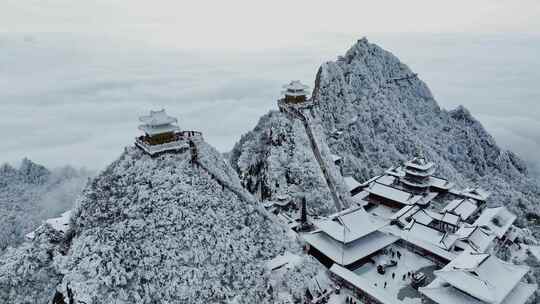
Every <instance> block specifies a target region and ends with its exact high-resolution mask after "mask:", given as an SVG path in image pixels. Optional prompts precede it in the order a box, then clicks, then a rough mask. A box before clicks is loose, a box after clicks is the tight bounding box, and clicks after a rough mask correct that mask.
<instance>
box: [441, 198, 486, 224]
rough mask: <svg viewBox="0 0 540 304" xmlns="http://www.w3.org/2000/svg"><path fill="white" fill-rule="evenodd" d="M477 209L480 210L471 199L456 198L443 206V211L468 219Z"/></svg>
mask: <svg viewBox="0 0 540 304" xmlns="http://www.w3.org/2000/svg"><path fill="white" fill-rule="evenodd" d="M476 210H478V206H477V204H476V202H474V201H473V200H471V199H456V200H453V201H451V202H450V203H448V205H446V206H445V207H444V208H443V211H449V212H452V213H454V214H457V215H459V216H460V217H461V219H462V220H467V219H468V218H469V217H470V216H471V215H473V214H474V213H475V212H476Z"/></svg>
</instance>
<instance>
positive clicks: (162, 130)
mask: <svg viewBox="0 0 540 304" xmlns="http://www.w3.org/2000/svg"><path fill="white" fill-rule="evenodd" d="M139 121H140V122H141V123H142V124H141V125H139V130H141V131H143V132H144V135H142V136H139V137H137V138H136V140H135V145H136V146H137V147H139V148H140V149H141V150H143V151H144V152H146V153H147V154H150V155H151V156H154V155H156V154H160V153H163V152H168V151H173V152H174V151H181V150H184V149H187V148H188V147H189V141H190V140H197V139H202V133H201V132H197V131H180V128H179V127H178V125H177V123H178V119H177V118H175V117H172V116H169V115H167V112H166V111H165V109H161V110H159V111H150V114H149V115H143V116H141V117H139Z"/></svg>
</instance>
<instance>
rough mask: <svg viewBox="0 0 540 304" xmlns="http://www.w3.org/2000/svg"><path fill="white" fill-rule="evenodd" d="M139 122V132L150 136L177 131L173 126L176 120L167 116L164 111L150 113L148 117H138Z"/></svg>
mask: <svg viewBox="0 0 540 304" xmlns="http://www.w3.org/2000/svg"><path fill="white" fill-rule="evenodd" d="M139 121H141V122H142V123H143V124H142V125H140V126H139V130H141V131H143V132H145V133H146V134H148V135H150V136H152V135H156V134H163V133H167V132H175V131H178V130H179V128H178V126H176V125H175V124H176V123H177V122H178V120H177V119H176V118H174V117H171V116H169V115H167V113H166V112H165V109H162V110H159V111H150V115H145V116H141V117H139Z"/></svg>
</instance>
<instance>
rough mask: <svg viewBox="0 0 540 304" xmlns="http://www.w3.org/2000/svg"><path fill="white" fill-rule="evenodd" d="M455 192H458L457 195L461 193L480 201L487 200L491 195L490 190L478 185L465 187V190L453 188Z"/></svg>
mask: <svg viewBox="0 0 540 304" xmlns="http://www.w3.org/2000/svg"><path fill="white" fill-rule="evenodd" d="M451 192H452V193H453V194H456V195H461V196H465V197H469V198H472V199H475V200H479V201H486V200H487V199H488V198H489V196H490V195H491V194H490V193H489V192H488V191H486V190H484V189H482V188H480V187H476V188H467V189H464V190H461V191H459V190H457V189H455V190H453V191H451Z"/></svg>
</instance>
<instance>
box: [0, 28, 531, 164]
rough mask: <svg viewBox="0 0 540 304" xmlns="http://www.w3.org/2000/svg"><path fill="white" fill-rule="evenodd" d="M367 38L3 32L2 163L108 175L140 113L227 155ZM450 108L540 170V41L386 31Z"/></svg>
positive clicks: (387, 42)
mask: <svg viewBox="0 0 540 304" xmlns="http://www.w3.org/2000/svg"><path fill="white" fill-rule="evenodd" d="M359 36H361V35H330V34H318V35H312V36H308V37H306V38H305V40H304V43H303V44H302V45H298V46H297V47H295V48H292V47H291V48H287V49H261V50H244V51H239V50H229V51H223V50H189V49H182V48H166V47H163V46H155V45H153V46H148V45H145V44H141V43H136V42H133V41H122V40H118V39H111V38H110V37H107V36H105V37H103V36H101V37H100V36H99V35H86V34H84V35H83V34H80V33H79V34H66V33H63V34H58V33H57V34H50V33H49V34H44V33H41V34H24V35H23V34H9V35H7V34H4V35H0V48H1V49H2V54H1V55H0V113H3V118H2V119H1V120H0V128H1V129H2V130H7V132H6V133H5V134H4V137H3V142H2V145H1V146H0V162H2V161H9V162H15V161H17V160H18V159H20V158H22V157H24V156H27V157H30V158H31V159H33V160H35V161H38V162H42V163H45V164H47V165H49V166H61V165H64V164H72V165H75V166H87V167H89V168H92V169H99V168H102V167H103V166H104V165H106V164H107V163H109V162H110V161H112V160H113V159H115V158H116V157H117V156H118V154H119V153H120V151H121V150H122V148H123V147H124V146H126V145H130V144H132V141H133V138H134V137H135V136H136V135H137V133H138V132H137V129H136V127H137V117H138V116H139V115H141V114H143V113H145V112H146V111H148V110H149V109H151V108H154V109H158V108H161V107H165V108H167V110H168V112H170V113H171V114H173V115H176V116H179V118H180V124H181V126H182V127H184V128H189V129H197V130H202V131H203V132H204V134H205V137H206V138H207V140H208V141H209V142H210V143H211V144H213V145H215V146H217V147H218V148H219V149H220V150H222V151H227V150H228V149H230V148H231V147H232V145H233V144H234V142H235V141H236V140H238V139H239V137H240V135H241V134H242V133H244V132H246V131H247V130H249V129H251V128H252V127H253V126H254V125H255V123H256V121H257V120H258V118H259V117H260V116H261V115H262V114H264V113H266V112H267V111H268V110H269V109H272V108H275V99H276V98H277V97H278V96H279V92H280V87H281V85H282V84H283V83H284V82H287V81H289V80H290V79H301V80H302V81H304V82H307V83H309V84H311V85H312V84H313V79H314V77H315V72H316V70H317V68H318V66H319V65H320V64H321V63H322V62H323V61H327V60H333V59H334V58H335V57H336V56H337V55H339V54H342V53H344V52H345V51H346V49H347V48H348V47H349V46H350V45H351V44H352V43H353V42H354V38H358V37H359ZM369 38H370V40H371V41H373V42H376V43H378V44H380V45H381V46H382V47H384V48H387V49H389V50H390V51H392V52H394V54H396V55H397V56H398V57H400V58H401V59H402V60H403V61H404V62H405V63H407V64H409V65H410V66H411V68H412V69H413V70H415V71H417V72H418V73H419V75H420V77H421V78H422V79H423V80H425V81H426V82H427V83H428V85H429V86H430V87H431V89H432V91H433V92H434V95H435V96H436V98H437V100H438V102H439V103H440V104H441V105H442V106H443V107H445V108H447V109H452V108H454V107H456V106H457V105H459V104H463V105H465V106H466V107H468V108H469V109H470V110H471V112H472V113H473V114H474V115H476V116H477V117H478V118H479V119H480V120H481V121H482V122H483V123H484V124H485V126H486V127H487V128H488V130H489V131H491V132H492V133H493V134H494V136H495V138H496V139H497V141H498V142H499V144H501V145H503V146H504V147H506V148H509V149H510V150H513V151H515V152H516V153H518V154H519V155H520V156H522V157H523V158H524V159H526V160H527V161H528V162H529V163H530V164H533V167H534V168H537V169H536V170H538V168H540V166H539V164H540V157H539V156H538V153H536V152H537V151H539V149H538V148H540V137H539V134H540V132H539V130H540V126H539V125H538V121H540V119H539V118H540V107H538V102H539V101H540V91H539V90H538V84H537V80H538V79H540V59H539V58H538V56H537V55H538V53H540V52H539V51H540V37H539V36H535V35H517V34H512V35H510V34H504V35H469V34H440V35H433V34H408V35H392V34H374V35H372V36H370V37H369Z"/></svg>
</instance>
